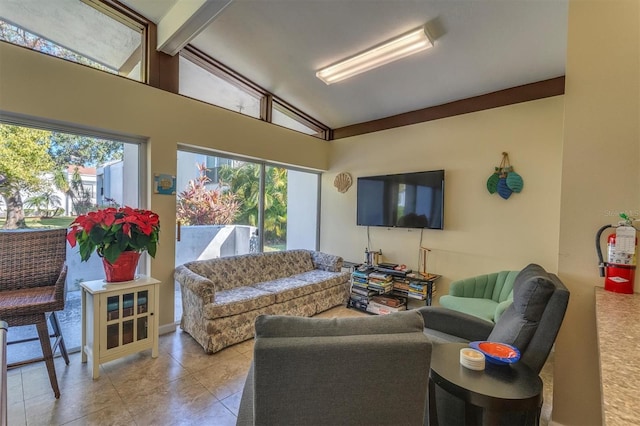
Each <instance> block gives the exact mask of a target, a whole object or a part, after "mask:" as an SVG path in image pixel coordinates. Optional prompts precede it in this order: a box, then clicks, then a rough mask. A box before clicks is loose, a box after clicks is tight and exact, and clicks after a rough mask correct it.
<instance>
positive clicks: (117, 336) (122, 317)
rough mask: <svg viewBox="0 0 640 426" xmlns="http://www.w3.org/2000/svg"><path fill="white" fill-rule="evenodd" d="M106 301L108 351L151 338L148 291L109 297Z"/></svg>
mask: <svg viewBox="0 0 640 426" xmlns="http://www.w3.org/2000/svg"><path fill="white" fill-rule="evenodd" d="M106 301H107V304H106V311H107V312H106V313H107V330H106V333H107V335H106V337H107V342H106V349H107V350H109V349H113V348H117V347H120V346H125V345H128V344H131V343H134V342H138V341H141V340H145V339H148V338H149V325H150V323H149V321H150V320H149V308H150V306H149V303H150V291H149V290H148V289H147V290H140V291H132V292H125V293H122V294H118V295H112V296H108V297H107V298H106Z"/></svg>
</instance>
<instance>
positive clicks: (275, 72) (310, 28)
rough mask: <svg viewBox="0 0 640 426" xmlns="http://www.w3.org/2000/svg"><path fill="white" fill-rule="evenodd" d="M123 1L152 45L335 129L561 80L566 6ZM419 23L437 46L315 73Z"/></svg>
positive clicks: (443, 1)
mask: <svg viewBox="0 0 640 426" xmlns="http://www.w3.org/2000/svg"><path fill="white" fill-rule="evenodd" d="M123 3H124V4H126V5H127V6H129V7H130V8H132V9H134V10H136V11H137V12H139V13H140V14H142V15H144V16H145V17H147V18H149V19H151V20H152V21H154V22H155V23H157V24H158V34H159V35H160V36H162V37H159V38H163V37H164V38H166V37H169V38H170V39H171V37H173V39H171V40H173V41H174V44H175V43H176V40H177V42H178V43H179V42H182V43H184V42H187V41H188V42H189V43H190V44H192V45H193V46H195V47H197V48H198V49H200V50H201V51H203V52H204V53H206V54H208V55H210V56H211V57H213V58H215V59H217V60H218V61H220V62H222V63H223V64H225V65H227V66H228V67H230V68H232V69H234V70H235V71H237V72H238V73H240V74H242V75H244V76H245V77H247V78H249V79H250V80H252V81H254V82H255V83H257V84H258V85H260V86H262V87H263V88H264V89H266V90H268V91H270V92H272V93H275V94H276V95H278V96H279V97H280V98H282V99H284V100H285V101H287V102H288V103H290V104H292V105H294V106H296V107H297V108H299V109H300V110H302V111H304V112H306V113H307V114H309V115H310V116H312V117H314V118H316V119H317V120H319V121H320V122H322V123H324V124H326V125H327V126H329V127H331V128H339V127H343V126H348V125H353V124H356V123H361V122H367V121H371V120H376V119H380V118H384V117H388V116H393V115H397V114H401V113H405V112H409V111H414V110H418V109H423V108H427V107H432V106H436V105H441V104H445V103H448V102H452V101H456V100H460V99H465V98H470V97H474V96H478V95H482V94H486V93H491V92H495V91H499V90H503V89H507V88H511V87H515V86H520V85H524V84H528V83H533V82H538V81H542V80H546V79H550V78H554V77H559V76H563V75H564V73H565V50H566V33H567V14H568V0H123ZM424 24H427V26H428V28H429V30H430V32H431V34H432V35H433V36H434V39H435V47H434V48H433V49H429V50H427V51H423V52H421V53H418V54H416V55H414V56H411V57H408V58H404V59H401V60H399V61H396V62H393V63H391V64H387V65H384V66H382V67H380V68H377V69H374V70H371V71H368V72H366V73H363V74H360V75H358V76H355V77H353V78H351V79H348V80H345V81H342V82H339V83H336V84H333V85H330V86H327V85H325V84H324V83H323V82H322V81H320V80H319V79H318V78H316V76H315V72H316V71H317V70H318V69H319V68H321V67H323V66H326V65H329V64H332V63H334V62H336V61H337V60H339V59H342V58H344V57H346V56H349V55H352V54H354V53H357V52H360V51H362V50H364V49H366V48H368V47H371V46H373V45H375V44H378V43H380V42H382V41H384V40H386V39H389V38H392V37H394V36H396V35H399V34H401V33H403V32H406V31H408V30H411V29H414V28H416V27H418V26H420V25H424ZM171 40H170V41H171ZM166 49H167V47H166V46H165V51H166Z"/></svg>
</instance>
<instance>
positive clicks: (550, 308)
mask: <svg viewBox="0 0 640 426" xmlns="http://www.w3.org/2000/svg"><path fill="white" fill-rule="evenodd" d="M568 303H569V290H568V289H567V288H566V287H565V285H564V284H563V283H562V282H561V281H560V279H559V278H558V277H557V276H556V275H554V274H551V273H548V272H546V271H545V270H544V269H543V268H542V267H541V266H539V265H536V264H530V265H528V266H527V267H526V268H524V269H523V270H522V271H520V273H519V274H518V275H517V276H516V278H515V280H514V284H513V303H512V304H511V305H510V306H509V307H508V308H507V310H506V311H505V312H504V314H503V315H502V316H501V317H500V319H499V320H498V322H497V323H495V324H494V323H493V322H491V321H486V320H483V319H481V318H478V317H476V316H472V315H468V314H465V313H462V312H458V311H454V310H451V309H447V308H441V307H433V306H426V307H423V308H420V309H419V311H420V313H421V314H422V316H423V318H424V323H425V329H424V333H425V334H426V335H427V336H429V337H430V338H431V340H432V341H434V343H447V342H470V341H477V340H489V341H495V342H502V343H507V344H510V345H513V346H515V347H517V348H518V349H519V350H520V353H521V357H520V361H519V362H522V363H525V364H526V365H527V366H528V367H529V368H531V369H532V370H533V371H534V372H536V373H538V374H539V373H540V371H541V370H542V367H543V366H544V364H545V362H546V360H547V357H548V356H549V352H550V351H551V348H552V346H553V344H554V342H555V339H556V336H557V335H558V331H559V330H560V326H561V325H562V320H563V319H564V315H565V312H566V310H567V305H568ZM452 399H453V397H452V396H450V395H448V394H446V395H445V394H444V392H443V396H442V397H440V396H439V395H437V396H436V400H437V407H438V418H445V419H447V420H446V421H445V422H444V423H443V424H456V423H457V421H456V416H455V415H454V416H453V417H451V416H448V414H451V413H454V414H455V413H456V412H458V411H459V410H460V409H461V405H459V406H458V407H457V408H452V407H454V405H455V404H456V403H457V402H455V401H453V400H452ZM441 411H446V413H441ZM519 418H523V419H526V418H527V416H520V417H519ZM512 419H513V418H510V419H509V420H508V422H507V423H511V424H520V422H519V421H518V422H513V420H512ZM457 420H459V419H457ZM523 423H528V421H524V420H523Z"/></svg>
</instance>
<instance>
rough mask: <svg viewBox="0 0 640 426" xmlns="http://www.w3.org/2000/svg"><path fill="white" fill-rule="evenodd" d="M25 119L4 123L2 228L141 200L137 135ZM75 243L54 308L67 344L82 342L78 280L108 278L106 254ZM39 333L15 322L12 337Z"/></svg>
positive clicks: (55, 224)
mask: <svg viewBox="0 0 640 426" xmlns="http://www.w3.org/2000/svg"><path fill="white" fill-rule="evenodd" d="M22 124H24V125H17V124H14V123H11V124H9V123H5V124H2V123H0V228H2V229H5V230H11V229H17V230H19V229H22V228H26V229H35V228H67V227H68V226H69V224H70V223H71V222H72V221H73V220H74V218H75V217H76V216H77V215H79V214H85V213H87V212H89V211H94V210H96V209H98V208H103V207H106V206H124V205H128V206H131V207H138V206H139V202H140V168H139V165H140V164H141V159H140V155H141V153H140V143H135V142H131V141H129V142H124V141H122V140H114V139H113V138H111V137H106V136H105V135H104V134H98V133H96V134H95V135H94V134H91V132H90V131H87V130H82V131H81V132H78V133H74V130H75V129H73V128H71V127H70V128H66V127H65V128H60V126H55V127H54V126H53V125H49V124H48V123H46V122H34V123H22ZM29 124H31V125H29ZM125 182H126V184H125ZM78 249H79V248H78V246H76V247H75V248H71V247H70V246H69V245H67V260H66V262H67V267H68V270H67V281H66V287H67V299H66V303H65V309H64V311H63V312H59V313H58V314H57V315H58V319H59V321H60V323H61V327H62V334H63V336H64V338H65V342H66V345H67V348H69V349H70V350H78V349H79V348H80V340H81V339H80V331H81V330H80V327H81V318H80V316H81V312H80V290H79V289H80V286H79V284H80V283H81V282H83V281H90V280H96V279H103V278H104V270H103V268H102V263H101V258H100V257H99V256H98V255H97V254H96V253H94V254H93V255H92V256H91V258H90V259H89V260H88V261H87V262H82V261H81V259H80V254H79V252H78ZM34 255H37V253H35V254H34ZM35 335H36V334H35V328H34V327H33V326H24V327H15V328H12V331H11V336H12V337H11V340H20V339H22V338H24V337H31V336H35ZM39 351H40V349H39V343H38V342H29V343H23V344H20V345H11V349H10V351H9V352H8V355H9V357H10V362H13V361H19V360H24V359H28V358H30V357H31V356H30V354H33V353H38V352H39Z"/></svg>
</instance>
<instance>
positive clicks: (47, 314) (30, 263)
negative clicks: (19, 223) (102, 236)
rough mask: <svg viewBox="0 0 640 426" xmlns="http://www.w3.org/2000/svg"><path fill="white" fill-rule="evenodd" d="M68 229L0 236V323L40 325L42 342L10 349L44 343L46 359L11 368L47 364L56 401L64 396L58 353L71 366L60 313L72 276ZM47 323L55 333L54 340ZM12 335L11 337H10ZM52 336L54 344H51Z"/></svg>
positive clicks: (6, 232) (18, 363)
mask: <svg viewBox="0 0 640 426" xmlns="http://www.w3.org/2000/svg"><path fill="white" fill-rule="evenodd" d="M66 232H67V230H66V229H54V230H42V231H41V230H20V231H2V232H0V320H3V321H6V322H7V323H8V324H9V327H11V326H22V325H35V326H36V329H37V331H38V337H37V338H35V337H34V338H31V339H22V340H16V341H9V342H8V344H13V343H22V342H26V341H32V340H38V339H39V340H40V345H41V346H42V354H43V357H42V358H35V359H30V360H27V361H20V362H16V363H13V364H10V365H9V366H8V367H9V368H11V367H15V366H18V365H23V364H26V363H30V362H37V361H43V360H44V361H45V363H46V365H47V371H48V373H49V380H50V381H51V387H52V388H53V393H54V394H55V397H56V398H59V397H60V390H59V389H58V379H57V377H56V370H55V366H54V363H53V353H54V352H55V350H56V349H57V348H58V347H59V348H60V354H61V355H62V357H63V358H64V360H65V362H66V364H67V365H69V356H68V354H67V349H66V347H65V344H64V339H63V338H62V333H61V332H60V324H59V322H58V319H57V317H56V314H55V312H56V311H61V310H63V309H64V302H65V297H66V288H65V279H66V276H67V265H66V263H65V260H66ZM47 318H49V321H50V323H51V326H52V328H53V334H52V335H49V329H48V327H47ZM9 335H10V332H9ZM51 337H55V339H56V340H55V343H54V344H53V346H52V345H51V340H50V338H51Z"/></svg>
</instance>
